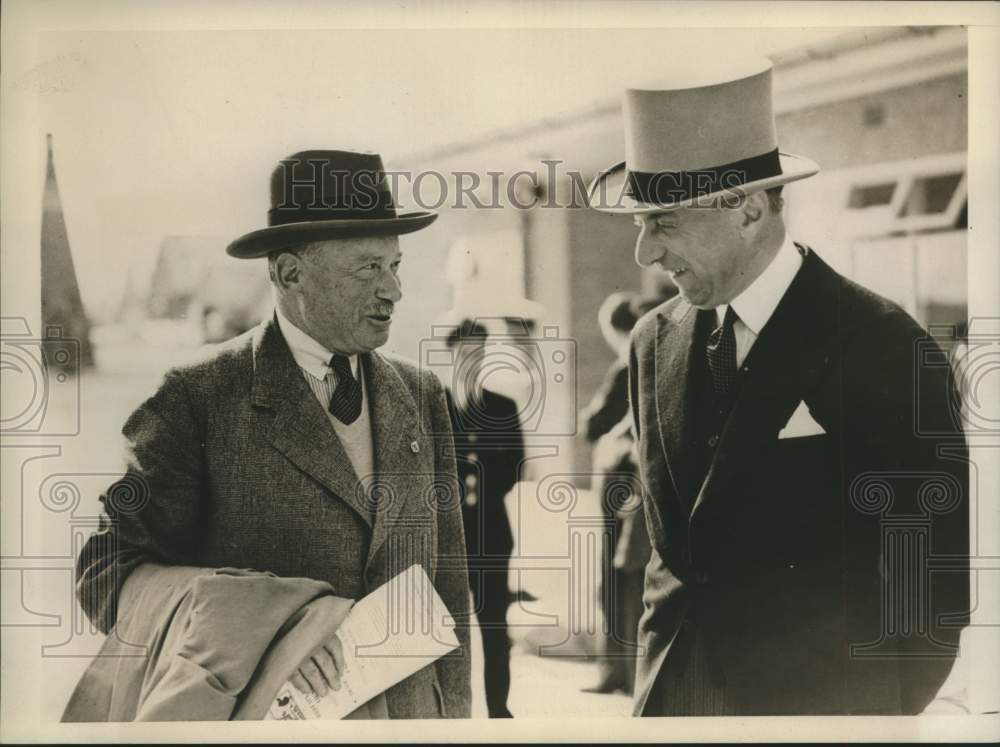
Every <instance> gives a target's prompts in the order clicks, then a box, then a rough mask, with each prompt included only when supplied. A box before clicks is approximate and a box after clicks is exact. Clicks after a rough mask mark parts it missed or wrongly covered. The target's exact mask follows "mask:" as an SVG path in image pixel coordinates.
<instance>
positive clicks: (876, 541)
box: [630, 249, 969, 715]
mask: <svg viewBox="0 0 1000 747" xmlns="http://www.w3.org/2000/svg"><path fill="white" fill-rule="evenodd" d="M802 251H803V252H804V254H805V257H804V261H803V265H802V268H801V270H800V271H799V273H798V274H797V275H796V277H795V279H794V281H793V282H792V284H791V286H790V287H789V289H788V291H787V292H786V294H785V296H784V297H783V299H782V300H781V302H780V303H779V305H778V307H777V309H776V310H775V312H774V315H773V316H772V317H771V319H770V321H769V322H768V323H767V325H766V326H765V328H764V329H763V330H762V331H761V334H760V336H759V337H758V339H757V341H756V343H755V344H754V346H753V348H752V349H751V351H750V353H749V355H748V357H747V359H746V361H745V364H744V370H742V371H741V373H740V377H741V379H742V383H741V386H740V390H739V395H738V398H737V400H736V402H735V404H734V406H733V409H732V411H731V413H730V415H729V418H728V421H727V422H726V425H725V427H724V429H723V430H722V432H721V434H720V439H719V440H718V442H717V447H716V449H715V453H714V456H713V457H712V458H711V460H710V466H709V469H708V473H707V477H705V479H704V480H703V481H702V480H699V479H698V477H697V476H696V475H695V474H692V473H693V471H694V467H693V465H695V464H697V462H698V456H697V455H698V449H699V448H702V447H703V446H704V445H703V444H699V443H695V442H694V440H693V439H694V437H695V434H696V433H697V432H698V431H699V428H698V427H696V426H697V424H696V423H695V422H693V420H695V418H693V417H692V416H693V412H694V408H695V407H696V403H695V401H694V397H693V396H692V395H691V392H692V390H693V386H692V380H691V376H690V371H691V370H692V367H693V363H694V362H695V360H696V359H695V358H694V356H702V355H704V351H703V350H696V349H694V348H693V345H692V343H693V340H694V336H695V327H696V324H695V322H696V319H697V317H698V313H699V312H698V311H697V310H696V309H693V308H692V307H691V306H690V305H689V304H687V303H686V302H685V301H684V300H683V299H681V298H679V297H678V298H674V299H671V300H670V301H668V302H667V303H665V304H663V305H662V306H660V307H658V308H657V309H655V310H654V311H652V312H650V313H649V314H647V315H646V316H645V317H643V319H642V320H640V323H639V324H638V325H637V326H636V329H635V331H634V333H633V337H632V351H631V361H630V397H631V400H632V403H633V416H634V421H635V430H636V433H637V434H638V439H639V442H638V444H639V459H640V466H641V472H642V475H641V476H642V480H643V483H644V489H645V490H646V497H645V502H644V505H645V511H646V519H647V524H648V528H649V533H650V538H651V541H652V544H653V554H652V558H651V559H650V562H649V565H648V566H647V568H646V581H645V597H644V602H645V608H646V609H645V613H644V615H643V618H642V621H641V623H640V642H641V643H642V644H643V645H644V646H645V647H646V656H645V657H644V658H642V659H641V661H640V664H639V670H638V673H637V686H636V697H637V700H636V712H637V713H643V712H644V709H645V707H646V703H647V699H648V698H649V693H650V689H651V687H652V685H653V683H654V682H655V681H656V678H657V676H658V674H659V673H660V671H661V668H662V667H663V664H664V661H665V660H666V659H668V658H670V657H671V655H672V653H675V652H672V643H673V641H674V639H675V636H677V634H678V632H679V631H681V629H682V627H683V626H694V627H695V628H696V629H697V630H699V631H701V632H702V633H703V634H704V636H705V639H706V640H707V641H709V642H710V649H711V651H712V652H713V653H714V657H715V659H716V661H717V662H718V663H719V665H720V667H721V670H722V674H723V676H724V681H725V683H726V687H727V692H728V696H727V697H728V700H729V702H730V703H731V704H732V707H734V708H735V709H736V710H737V711H738V712H740V713H746V714H779V713H790V714H791V713H800V714H813V713H885V714H891V713H915V712H918V711H920V710H921V709H922V708H923V707H924V706H925V705H926V704H927V703H928V702H929V701H930V700H931V699H932V698H933V696H934V694H935V692H936V690H937V688H938V686H939V685H940V684H941V683H942V682H943V680H944V679H945V676H946V675H947V673H948V669H949V667H950V665H951V662H952V657H953V656H954V653H955V651H954V648H953V646H955V645H956V644H957V641H958V636H959V628H960V626H961V625H962V624H963V622H964V621H965V620H966V619H967V610H968V583H969V579H968V570H967V562H968V523H969V509H968V506H969V504H968V463H967V454H966V447H965V441H964V437H963V435H962V433H961V431H960V429H959V427H958V426H957V425H956V422H957V421H956V420H955V419H954V417H953V409H952V400H951V397H952V394H953V390H952V387H951V380H950V378H949V371H948V367H947V361H946V360H945V361H944V363H943V365H942V362H941V361H942V359H943V356H941V351H940V349H939V348H938V347H937V346H936V345H935V344H934V343H932V342H931V343H929V344H927V339H926V336H925V333H924V332H923V330H922V329H921V328H920V327H919V326H918V325H917V324H916V323H915V322H914V321H913V319H911V318H910V317H909V316H908V315H907V314H906V313H905V312H903V311H902V310H901V309H900V308H898V307H897V306H896V305H894V304H892V303H890V302H889V301H887V300H885V299H883V298H880V297H879V296H877V295H875V294H873V293H871V292H869V291H867V290H865V289H864V288H861V287H860V286H858V285H856V284H854V283H852V282H850V281H848V280H847V279H845V278H843V277H841V276H840V275H838V274H837V273H835V272H834V271H833V270H832V269H830V268H829V267H828V266H827V265H826V264H824V263H823V262H822V261H821V260H820V259H819V257H817V256H816V255H815V254H814V253H812V252H811V251H807V250H804V249H802ZM701 313H713V314H714V312H701ZM921 346H924V347H921ZM923 350H928V351H931V352H932V353H935V354H936V355H937V356H938V358H937V362H936V365H926V364H924V365H918V361H925V360H930V358H929V357H927V356H925V355H923V354H922V351H923ZM802 401H804V402H805V403H806V405H807V406H808V408H809V410H810V411H811V414H812V416H813V418H814V419H815V420H816V421H818V423H819V424H820V425H821V426H822V428H823V430H825V434H823V435H816V436H811V437H806V438H795V439H779V437H778V434H779V431H780V430H781V429H782V428H783V426H784V425H785V424H786V423H787V422H788V420H789V416H790V415H791V414H792V413H793V411H794V410H795V409H796V407H797V406H798V405H799V404H800V402H802ZM918 415H919V417H918ZM918 426H919V428H918ZM931 433H936V434H943V435H928V434H931ZM907 552H909V553H911V555H912V557H905V553H907ZM921 552H927V553H930V554H931V555H932V556H933V557H932V558H931V561H930V562H931V563H932V564H934V565H935V571H934V572H933V573H930V574H928V573H927V567H926V564H927V562H926V560H921V559H920V557H919V555H920V553H921ZM908 574H909V579H908V580H907V575H908ZM918 577H919V578H920V579H921V580H922V581H921V583H920V584H914V585H913V586H912V587H910V588H907V589H903V590H901V587H902V586H904V585H905V584H907V583H911V582H914V581H915V579H917V578H918ZM928 578H929V583H928V582H927V579H928ZM886 592H888V593H889V596H888V597H887V598H886V599H883V595H884V593H886ZM893 592H899V593H900V594H902V598H900V597H899V596H895V597H894V596H891V594H892V593H893ZM883 604H884V606H883ZM900 605H902V606H903V607H908V608H912V607H914V606H915V607H916V612H915V613H913V617H911V618H909V619H906V618H904V617H903V616H901V613H900V610H899V606H900ZM947 613H957V614H956V615H955V616H954V617H953V618H952V619H950V620H948V619H944V618H943V617H942V616H943V615H946V614H947ZM911 628H912V629H911ZM918 628H919V629H918ZM908 633H909V634H908ZM869 643H870V644H872V645H871V646H869V647H867V648H864V649H861V650H858V649H855V650H854V651H853V654H852V649H851V647H852V645H854V646H860V645H864V644H869ZM676 654H677V655H681V651H680V650H678V651H677V652H676ZM873 654H874V655H873ZM928 657H929V658H928ZM669 679H670V680H671V681H672V682H674V683H676V682H677V680H676V678H673V677H671V678H669ZM674 686H683V684H680V685H676V684H675V685H674ZM654 707H655V706H654ZM652 715H655V713H653V714H652Z"/></svg>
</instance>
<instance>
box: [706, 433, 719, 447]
mask: <svg viewBox="0 0 1000 747" xmlns="http://www.w3.org/2000/svg"><path fill="white" fill-rule="evenodd" d="M718 443H719V437H718V436H710V437H709V439H708V445H709V446H711V447H712V448H713V449H714V448H715V447H716V446H717V445H718Z"/></svg>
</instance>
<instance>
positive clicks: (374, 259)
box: [354, 252, 403, 264]
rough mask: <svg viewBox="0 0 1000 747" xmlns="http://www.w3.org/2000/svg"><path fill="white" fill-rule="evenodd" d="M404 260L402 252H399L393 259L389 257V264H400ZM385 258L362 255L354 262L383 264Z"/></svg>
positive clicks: (375, 255) (376, 255)
mask: <svg viewBox="0 0 1000 747" xmlns="http://www.w3.org/2000/svg"><path fill="white" fill-rule="evenodd" d="M402 258H403V253H402V252H397V253H396V254H394V255H393V256H392V257H389V258H388V260H389V262H398V261H399V260H401V259H402ZM384 259H385V257H384V256H383V255H381V254H362V255H360V256H358V257H357V258H355V260H354V262H355V263H357V264H367V263H368V262H379V263H381V262H382V261H383V260H384Z"/></svg>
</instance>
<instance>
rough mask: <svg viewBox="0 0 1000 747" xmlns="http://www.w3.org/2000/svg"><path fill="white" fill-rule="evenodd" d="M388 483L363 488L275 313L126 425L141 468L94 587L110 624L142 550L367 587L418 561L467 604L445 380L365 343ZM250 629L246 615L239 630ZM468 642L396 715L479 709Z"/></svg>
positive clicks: (115, 488) (92, 558) (87, 575)
mask: <svg viewBox="0 0 1000 747" xmlns="http://www.w3.org/2000/svg"><path fill="white" fill-rule="evenodd" d="M362 365H363V366H364V371H365V376H366V393H367V396H369V398H370V399H369V406H370V412H371V418H372V431H373V439H374V454H375V468H376V472H377V481H378V482H377V487H376V488H375V489H373V490H372V491H371V493H370V495H371V498H369V497H367V496H366V495H365V491H364V490H362V488H361V486H360V484H359V481H358V476H357V475H355V473H354V469H353V467H352V465H351V462H350V460H349V458H348V456H347V454H346V452H345V451H344V448H343V446H342V445H341V443H340V441H339V439H338V437H337V435H336V433H335V431H334V430H333V427H332V426H331V425H330V422H329V420H328V418H327V414H326V413H325V412H324V410H323V407H322V405H320V403H319V402H317V401H316V398H315V396H314V395H313V393H312V391H311V390H310V389H309V386H308V384H307V383H306V381H305V379H304V378H303V375H302V372H301V370H300V369H299V368H298V366H297V365H296V364H295V361H294V359H293V358H292V355H291V352H290V351H289V349H288V345H287V344H286V342H285V339H284V337H283V336H282V334H281V331H280V329H279V328H278V326H277V324H276V323H275V322H274V320H273V319H272V320H269V321H267V322H264V323H262V324H261V325H260V326H259V327H257V328H256V329H254V330H251V331H250V332H248V333H246V334H245V335H242V336H240V337H238V338H236V339H234V340H232V341H231V342H229V343H226V344H225V345H224V346H222V348H221V349H220V350H219V351H218V352H217V353H216V354H214V355H213V356H212V357H211V358H210V359H209V360H207V361H204V362H201V363H197V364H194V365H190V366H186V367H183V368H179V369H175V370H173V371H170V372H169V373H168V374H167V375H166V378H165V379H164V381H163V383H162V385H161V386H160V388H159V390H158V391H157V392H156V394H154V395H153V396H152V397H151V398H150V399H148V400H147V401H146V402H145V403H143V404H142V405H141V406H140V407H139V408H138V409H137V410H136V411H135V412H134V413H133V414H132V416H131V417H130V418H129V420H128V421H127V422H126V424H125V427H124V429H123V433H124V435H125V437H126V439H127V444H128V471H127V473H126V474H125V476H124V477H123V478H122V479H121V480H119V481H118V482H117V483H115V484H114V485H112V486H111V487H110V488H109V490H108V491H107V493H106V494H105V495H104V496H102V498H101V500H102V502H103V503H104V506H105V510H106V512H107V516H106V517H105V521H104V526H103V527H102V529H101V531H99V532H98V533H97V534H95V535H94V536H93V537H91V539H90V540H89V541H88V542H87V544H86V545H85V546H84V548H83V550H82V551H81V554H80V558H79V560H78V595H79V599H80V603H81V605H82V606H83V608H84V610H85V611H86V613H87V614H88V616H90V618H91V619H92V620H94V621H95V622H96V624H97V625H98V626H99V627H100V628H101V630H103V631H108V630H109V629H110V628H111V627H112V626H113V625H114V623H115V619H116V601H117V597H118V592H119V590H120V588H121V585H122V583H123V582H124V580H125V578H126V577H127V576H128V574H129V573H130V572H131V571H132V570H133V569H134V568H135V567H136V566H137V565H139V564H140V563H142V562H145V561H147V560H154V561H157V562H160V563H163V564H168V565H189V566H204V567H219V566H230V567H236V568H251V569H254V570H258V571H270V572H272V573H274V574H276V575H279V576H286V577H303V578H310V579H315V580H317V581H325V582H327V583H328V584H330V586H331V588H332V593H333V594H334V595H336V596H339V597H344V598H347V599H359V598H361V597H362V596H364V595H365V594H366V593H367V592H368V591H370V590H372V589H374V588H376V587H378V586H380V585H381V584H383V583H385V582H386V581H388V580H389V579H390V578H392V576H394V575H396V574H397V573H399V572H400V571H402V570H404V569H405V568H406V567H408V566H409V565H411V564H412V563H420V564H421V565H423V567H424V568H425V570H426V571H427V573H428V575H429V576H430V577H431V579H432V580H433V581H434V584H435V587H436V588H437V590H438V592H439V594H440V595H441V598H442V600H443V601H444V602H445V604H446V605H447V606H448V608H449V610H450V612H451V613H452V614H453V615H454V616H455V617H456V618H457V619H458V620H459V621H462V620H463V619H465V618H466V617H467V614H468V609H469V604H468V575H467V572H466V561H465V542H464V539H463V532H462V520H461V513H460V510H459V502H458V484H457V479H456V472H455V460H454V455H453V446H452V439H451V426H450V423H449V419H448V410H447V406H446V404H445V399H444V392H443V388H442V386H441V384H440V382H439V381H438V380H437V378H436V377H435V376H434V375H433V374H430V373H420V372H418V371H417V370H416V369H415V368H414V367H413V366H412V365H410V364H408V363H405V362H402V361H399V360H395V359H389V358H387V357H385V356H382V355H380V354H379V353H371V354H368V355H365V356H363V357H362ZM236 632H238V631H236ZM458 634H459V641H460V642H461V644H462V645H461V648H459V649H458V650H457V651H455V652H453V653H452V654H449V655H448V656H446V657H443V658H442V659H440V660H438V662H437V663H436V665H435V666H434V667H426V668H425V669H423V670H421V671H420V672H418V673H416V674H414V675H413V676H411V677H409V678H408V679H406V680H404V681H403V682H401V683H399V684H398V685H396V686H394V687H393V688H390V690H388V691H387V693H386V699H387V703H388V708H389V714H390V716H392V717H394V718H406V717H425V718H426V717H433V716H436V715H441V714H443V715H447V716H451V717H465V716H468V715H469V707H470V687H471V677H470V665H469V648H468V645H469V639H468V630H467V628H466V627H464V626H462V625H460V629H459V631H458Z"/></svg>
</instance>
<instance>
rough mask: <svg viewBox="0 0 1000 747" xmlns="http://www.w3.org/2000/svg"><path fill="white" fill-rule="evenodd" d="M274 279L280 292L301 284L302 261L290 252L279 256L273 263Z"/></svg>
mask: <svg viewBox="0 0 1000 747" xmlns="http://www.w3.org/2000/svg"><path fill="white" fill-rule="evenodd" d="M274 279H275V282H276V283H277V284H278V287H279V288H281V289H282V290H290V289H291V288H293V287H294V286H296V285H298V284H299V283H301V282H302V260H301V258H300V257H298V256H296V255H295V254H292V253H291V252H284V253H283V254H280V255H279V256H278V258H277V259H276V260H275V261H274Z"/></svg>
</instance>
